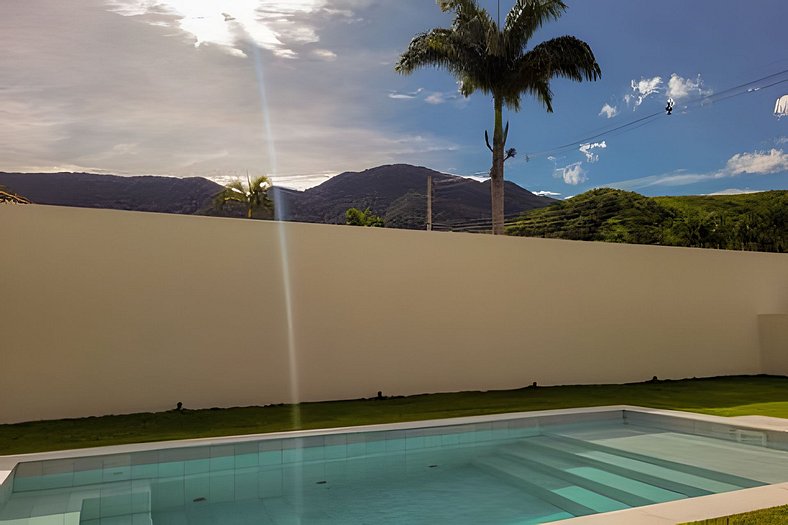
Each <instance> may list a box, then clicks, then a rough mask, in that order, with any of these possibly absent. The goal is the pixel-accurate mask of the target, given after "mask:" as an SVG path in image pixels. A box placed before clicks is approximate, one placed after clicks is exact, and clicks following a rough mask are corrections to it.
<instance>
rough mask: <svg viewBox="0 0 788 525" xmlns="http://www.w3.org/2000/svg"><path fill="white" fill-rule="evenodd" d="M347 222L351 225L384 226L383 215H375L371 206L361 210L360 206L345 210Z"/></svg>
mask: <svg viewBox="0 0 788 525" xmlns="http://www.w3.org/2000/svg"><path fill="white" fill-rule="evenodd" d="M345 224H349V225H350V226H370V227H373V228H382V227H383V217H380V216H379V215H375V214H374V213H372V210H371V209H369V208H366V209H364V210H363V211H362V210H359V209H358V208H348V210H347V211H346V212H345Z"/></svg>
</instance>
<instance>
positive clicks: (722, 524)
mask: <svg viewBox="0 0 788 525" xmlns="http://www.w3.org/2000/svg"><path fill="white" fill-rule="evenodd" d="M786 523H788V505H783V506H781V507H772V508H770V509H762V510H754V511H752V512H745V513H743V514H734V515H733V516H725V517H722V518H712V519H709V520H702V521H693V522H691V523H689V522H688V523H682V524H680V525H785V524H786Z"/></svg>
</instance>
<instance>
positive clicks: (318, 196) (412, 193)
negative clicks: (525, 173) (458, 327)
mask: <svg viewBox="0 0 788 525" xmlns="http://www.w3.org/2000/svg"><path fill="white" fill-rule="evenodd" d="M428 175H432V177H433V184H434V190H433V195H434V201H433V221H434V222H435V223H437V224H436V225H437V226H438V227H440V228H443V229H450V228H452V227H453V225H455V224H462V223H463V222H467V221H476V220H486V221H488V222H489V217H490V187H489V184H490V183H489V181H486V182H477V181H475V180H471V179H465V178H462V177H455V176H452V175H446V174H444V173H440V172H437V171H433V170H430V169H428V168H422V167H416V166H410V165H407V164H395V165H389V166H379V167H377V168H372V169H368V170H365V171H362V172H346V173H342V174H340V175H337V176H336V177H332V178H331V179H329V180H327V181H326V182H324V183H322V184H320V185H319V186H315V187H313V188H309V189H307V190H305V191H295V190H289V189H284V188H273V190H271V192H272V197H273V199H274V202H275V204H276V206H277V208H278V211H279V213H280V214H281V216H283V217H285V218H286V219H287V220H292V221H300V222H320V223H329V224H344V222H345V212H346V211H347V209H348V208H359V209H362V210H363V209H365V208H367V207H369V208H371V209H372V211H373V212H374V213H375V214H377V215H380V216H381V217H383V218H384V219H385V222H386V226H389V227H395V228H418V229H423V228H425V226H426V209H427V197H426V193H427V176H428ZM0 185H2V186H6V187H7V188H9V189H10V190H13V191H14V192H16V193H17V194H19V195H23V196H25V197H27V198H28V199H30V200H31V201H33V202H35V203H39V204H53V205H60V206H79V207H87V208H111V209H121V210H137V211H155V212H163V213H184V214H201V215H224V216H234V217H242V216H243V210H241V209H240V208H233V207H232V206H230V207H229V208H228V209H227V210H225V211H223V212H218V211H216V210H214V209H213V197H214V196H215V195H216V194H217V193H219V192H220V191H221V190H222V186H220V185H218V184H216V183H214V182H212V181H209V180H207V179H203V178H200V177H191V178H185V179H178V178H174V177H154V176H142V177H119V176H115V175H96V174H91V173H0ZM553 202H555V201H554V200H553V199H550V198H547V197H539V196H537V195H534V194H533V193H531V192H529V191H528V190H525V189H523V188H521V187H520V186H517V185H516V184H514V183H511V182H507V183H506V206H505V211H506V214H508V215H517V214H520V213H522V212H523V211H526V210H530V209H533V208H538V207H543V206H547V205H549V204H551V203H553ZM436 229H437V228H436Z"/></svg>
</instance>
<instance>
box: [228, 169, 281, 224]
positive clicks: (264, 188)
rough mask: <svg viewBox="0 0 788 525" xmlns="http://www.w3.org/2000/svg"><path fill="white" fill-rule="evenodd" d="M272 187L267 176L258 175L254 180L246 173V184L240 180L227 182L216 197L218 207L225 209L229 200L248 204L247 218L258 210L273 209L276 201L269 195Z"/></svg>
mask: <svg viewBox="0 0 788 525" xmlns="http://www.w3.org/2000/svg"><path fill="white" fill-rule="evenodd" d="M269 189H271V181H270V179H269V178H268V177H266V176H264V175H263V176H261V177H257V178H256V179H254V180H251V179H250V178H249V174H248V173H247V174H246V186H244V183H243V182H241V181H240V180H236V181H233V182H231V183H230V184H227V185H226V186H225V187H224V190H222V191H221V192H220V193H219V194H218V195H217V196H216V197H215V201H214V202H215V204H216V208H217V209H220V210H221V209H223V208H224V206H225V204H227V202H229V201H233V202H239V203H242V204H244V205H246V218H247V219H251V218H252V215H253V213H254V212H255V211H256V210H266V211H268V210H270V211H273V209H274V203H273V202H272V201H271V198H270V197H269V196H268V190H269Z"/></svg>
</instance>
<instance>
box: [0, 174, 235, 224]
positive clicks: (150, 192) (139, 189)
mask: <svg viewBox="0 0 788 525" xmlns="http://www.w3.org/2000/svg"><path fill="white" fill-rule="evenodd" d="M0 185H2V186H5V187H7V188H9V189H11V190H13V191H14V192H15V193H17V194H19V195H23V196H24V197H26V198H28V199H30V200H31V201H33V202H34V203H37V204H51V205H56V206H76V207H80V208H109V209H114V210H135V211H152V212H161V213H182V214H197V213H204V212H205V210H206V209H208V208H209V207H210V206H211V203H212V200H213V196H214V195H216V194H217V193H218V192H219V191H221V189H222V187H221V186H220V185H218V184H216V183H215V182H211V181H209V180H208V179H203V178H201V177H189V178H184V179H179V178H175V177H158V176H151V175H147V176H137V177H120V176H117V175H97V174H95V173H2V172H0Z"/></svg>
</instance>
